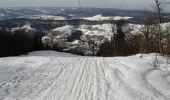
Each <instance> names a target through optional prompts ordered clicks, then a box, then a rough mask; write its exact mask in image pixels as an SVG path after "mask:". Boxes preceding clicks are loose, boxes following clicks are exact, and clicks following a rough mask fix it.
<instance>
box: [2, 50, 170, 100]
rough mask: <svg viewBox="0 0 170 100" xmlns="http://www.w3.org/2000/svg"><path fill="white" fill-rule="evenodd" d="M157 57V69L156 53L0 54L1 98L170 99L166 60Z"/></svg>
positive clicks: (9, 99) (169, 77)
mask: <svg viewBox="0 0 170 100" xmlns="http://www.w3.org/2000/svg"><path fill="white" fill-rule="evenodd" d="M158 58H159V60H160V63H158V65H159V66H160V67H159V68H155V67H154V64H153V61H154V54H148V55H144V58H141V55H140V54H139V55H136V56H130V57H110V58H102V57H101V58H98V57H81V56H75V55H72V54H66V53H58V52H54V51H37V52H32V53H30V54H29V55H27V56H20V57H7V58H0V100H170V65H169V64H166V63H165V62H166V60H165V59H163V58H162V57H158ZM164 60H165V61H164Z"/></svg>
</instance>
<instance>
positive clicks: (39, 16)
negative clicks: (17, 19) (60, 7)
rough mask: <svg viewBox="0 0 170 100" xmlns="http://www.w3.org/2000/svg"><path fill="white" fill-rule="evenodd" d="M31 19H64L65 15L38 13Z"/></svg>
mask: <svg viewBox="0 0 170 100" xmlns="http://www.w3.org/2000/svg"><path fill="white" fill-rule="evenodd" d="M32 19H42V20H66V17H63V16H54V15H38V16H36V17H33V18H32Z"/></svg>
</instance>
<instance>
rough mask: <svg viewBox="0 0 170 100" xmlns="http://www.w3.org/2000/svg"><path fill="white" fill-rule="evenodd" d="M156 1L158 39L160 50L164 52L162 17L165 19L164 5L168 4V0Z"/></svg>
mask: <svg viewBox="0 0 170 100" xmlns="http://www.w3.org/2000/svg"><path fill="white" fill-rule="evenodd" d="M154 2H155V13H156V25H157V41H158V51H159V53H161V54H164V51H163V43H162V40H163V32H162V27H161V23H162V19H163V12H164V7H165V5H166V3H167V2H166V0H154Z"/></svg>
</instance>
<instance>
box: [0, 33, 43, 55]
mask: <svg viewBox="0 0 170 100" xmlns="http://www.w3.org/2000/svg"><path fill="white" fill-rule="evenodd" d="M40 48H42V45H41V40H40V39H39V38H38V37H36V36H35V35H34V34H33V33H31V32H26V31H24V30H16V31H13V32H8V31H5V30H0V57H7V56H17V55H21V54H27V53H28V52H31V51H34V50H38V49H40Z"/></svg>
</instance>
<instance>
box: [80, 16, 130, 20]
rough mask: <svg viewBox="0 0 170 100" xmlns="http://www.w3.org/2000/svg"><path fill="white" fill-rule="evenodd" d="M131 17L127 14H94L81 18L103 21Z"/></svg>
mask: <svg viewBox="0 0 170 100" xmlns="http://www.w3.org/2000/svg"><path fill="white" fill-rule="evenodd" d="M131 18H133V17H129V16H102V15H95V16H92V17H84V18H83V19H86V20H90V21H104V20H121V19H124V20H128V19H131Z"/></svg>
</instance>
